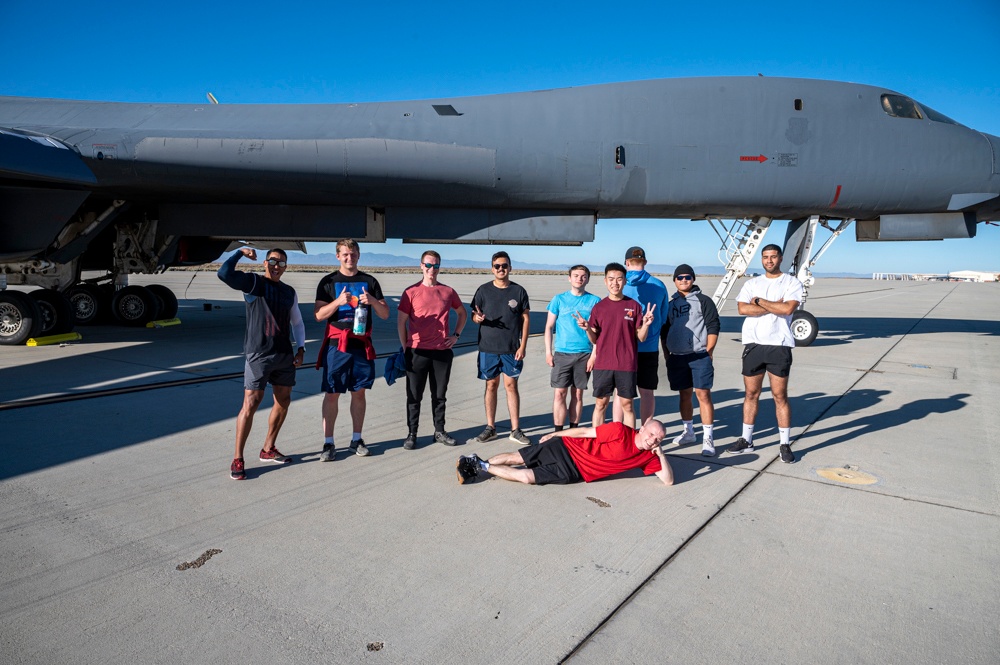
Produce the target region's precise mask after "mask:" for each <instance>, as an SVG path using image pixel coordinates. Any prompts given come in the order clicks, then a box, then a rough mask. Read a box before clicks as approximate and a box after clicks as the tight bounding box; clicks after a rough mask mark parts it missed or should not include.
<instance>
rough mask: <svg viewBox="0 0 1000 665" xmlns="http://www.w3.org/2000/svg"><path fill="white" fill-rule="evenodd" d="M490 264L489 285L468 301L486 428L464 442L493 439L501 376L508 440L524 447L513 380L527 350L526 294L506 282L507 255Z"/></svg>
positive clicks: (521, 366) (507, 276)
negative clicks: (476, 333) (483, 388)
mask: <svg viewBox="0 0 1000 665" xmlns="http://www.w3.org/2000/svg"><path fill="white" fill-rule="evenodd" d="M491 263H492V269H493V281H492V282H487V283H485V284H483V285H482V286H480V287H479V288H478V289H477V290H476V294H475V295H474V296H473V297H472V320H473V322H475V323H477V324H478V325H479V356H478V365H479V378H480V379H483V380H484V381H486V394H485V396H484V398H483V400H484V402H485V404H486V428H485V429H484V430H483V431H482V433H480V434H479V436H477V437H475V438H473V439H469V441H468V442H469V443H484V442H486V441H492V440H493V439H495V438H497V424H496V416H497V392H498V391H499V388H500V375H501V374H503V385H504V389H505V390H506V392H507V412H508V413H509V414H510V429H511V432H510V440H511V441H516V442H517V443H520V444H521V445H528V444H530V443H531V440H530V439H529V438H528V437H527V436H525V434H524V432H522V431H521V427H520V420H519V417H520V408H521V398H520V395H519V394H518V392H517V378H518V377H519V376H520V375H521V369H522V368H523V367H524V354H525V349H526V348H527V346H528V324H529V320H528V317H529V312H528V293H527V291H525V290H524V289H523V288H522V287H521V286H520V285H519V284H515V283H514V282H512V281H510V270H511V262H510V256H508V255H507V252H502V251H501V252H497V253H496V254H494V255H493V259H492V260H491Z"/></svg>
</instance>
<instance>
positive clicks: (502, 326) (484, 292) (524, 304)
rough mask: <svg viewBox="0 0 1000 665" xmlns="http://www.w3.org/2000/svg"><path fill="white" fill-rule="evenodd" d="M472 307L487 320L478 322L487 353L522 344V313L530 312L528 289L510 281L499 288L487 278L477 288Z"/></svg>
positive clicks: (481, 346)
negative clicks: (505, 286) (485, 281)
mask: <svg viewBox="0 0 1000 665" xmlns="http://www.w3.org/2000/svg"><path fill="white" fill-rule="evenodd" d="M472 307H473V309H475V308H476V307H478V308H479V310H480V311H481V312H482V313H483V316H485V317H486V320H485V321H483V322H482V323H481V324H480V325H479V350H480V351H483V352H485V353H496V354H498V355H499V354H505V353H514V352H515V351H517V347H519V346H520V345H521V325H522V324H521V322H522V321H523V319H522V318H521V317H522V316H527V315H528V309H529V308H528V292H527V291H525V290H524V288H523V287H521V285H520V284H515V283H514V282H510V283H509V284H508V285H507V288H505V289H500V288H497V287H496V286H494V284H493V282H487V283H486V284H483V285H482V286H480V287H479V288H478V289H477V290H476V295H474V296H473V297H472Z"/></svg>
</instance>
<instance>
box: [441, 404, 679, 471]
mask: <svg viewBox="0 0 1000 665" xmlns="http://www.w3.org/2000/svg"><path fill="white" fill-rule="evenodd" d="M664 436H666V430H665V429H664V427H663V423H661V422H660V421H659V420H653V419H650V420H648V421H646V423H645V424H644V425H643V426H642V427H641V428H640V429H639V430H638V431H636V430H633V429H632V428H631V427H628V426H627V425H625V424H623V423H607V424H604V425H599V426H598V427H574V428H571V429H566V430H562V431H561V432H558V433H557V432H553V433H551V434H546V435H545V436H543V437H542V438H541V439H540V440H539V444H538V445H537V446H528V447H525V448H522V449H521V450H519V451H516V452H512V453H500V454H499V455H494V456H493V457H491V458H489V459H488V460H485V461H484V460H482V459H480V458H479V456H478V455H463V456H462V457H460V458H459V459H458V466H457V472H458V482H459V483H462V484H465V483H468V482H471V481H472V480H474V479H475V478H476V476H478V475H479V473H480V472H485V473H488V474H490V475H493V476H496V477H498V478H503V479H505V480H513V481H516V482H519V483H525V484H527V485H549V484H557V485H567V484H569V483H578V482H580V481H581V480H582V481H584V482H588V483H589V482H592V481H595V480H600V479H601V478H606V477H608V476H613V475H615V474H616V473H621V472H623V471H628V470H629V469H642V472H643V473H644V474H645V475H647V476H648V475H649V474H651V473H655V474H656V476H657V477H658V478H659V479H660V480H662V481H663V484H664V485H673V484H674V473H673V470H672V469H671V468H670V463H669V462H668V461H667V458H666V457H665V456H664V455H663V451H662V450H660V442H661V441H663V437H664ZM550 439H551V441H550Z"/></svg>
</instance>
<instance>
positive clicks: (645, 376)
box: [635, 351, 660, 390]
mask: <svg viewBox="0 0 1000 665" xmlns="http://www.w3.org/2000/svg"><path fill="white" fill-rule="evenodd" d="M635 383H636V385H637V386H639V387H640V388H642V389H643V390H656V386H658V385H659V384H660V352H659V351H640V352H639V371H638V372H636V375H635Z"/></svg>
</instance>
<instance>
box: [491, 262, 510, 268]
mask: <svg viewBox="0 0 1000 665" xmlns="http://www.w3.org/2000/svg"><path fill="white" fill-rule="evenodd" d="M493 269H494V270H510V264H509V263H494V264H493Z"/></svg>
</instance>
